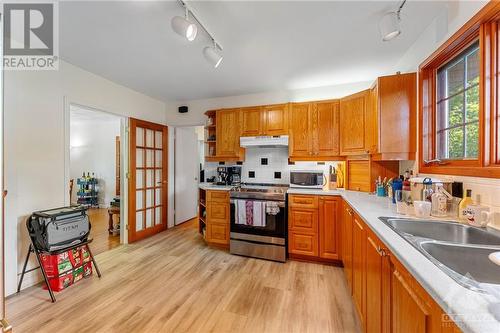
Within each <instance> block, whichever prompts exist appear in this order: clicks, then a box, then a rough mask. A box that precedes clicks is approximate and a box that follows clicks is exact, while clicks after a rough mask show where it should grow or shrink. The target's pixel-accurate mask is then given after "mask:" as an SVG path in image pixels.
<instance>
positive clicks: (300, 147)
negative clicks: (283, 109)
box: [288, 103, 312, 158]
mask: <svg viewBox="0 0 500 333" xmlns="http://www.w3.org/2000/svg"><path fill="white" fill-rule="evenodd" d="M311 107H312V105H311V103H292V105H291V108H290V127H289V130H290V138H289V142H288V150H289V156H290V158H294V157H298V158H300V157H302V158H304V157H311V155H312V136H311V133H310V132H311V121H310V118H311Z"/></svg>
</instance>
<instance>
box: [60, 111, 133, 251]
mask: <svg viewBox="0 0 500 333" xmlns="http://www.w3.org/2000/svg"><path fill="white" fill-rule="evenodd" d="M69 113H70V117H69V119H70V121H69V123H70V135H69V138H70V140H69V144H70V152H69V198H70V204H72V205H82V206H85V207H87V208H88V215H89V218H90V222H91V225H92V228H91V231H90V237H91V238H92V239H93V243H92V248H93V252H94V254H99V253H102V252H105V251H108V250H111V249H113V248H115V247H117V246H119V245H120V243H121V242H120V233H121V218H120V217H123V214H121V191H120V188H121V186H120V185H121V179H120V174H121V171H120V170H121V160H122V158H121V155H122V153H121V141H122V139H121V133H122V126H123V124H124V121H125V119H123V118H122V117H119V116H116V115H114V114H110V113H107V112H103V111H99V110H95V109H91V108H88V107H85V106H80V105H75V104H70V107H69Z"/></svg>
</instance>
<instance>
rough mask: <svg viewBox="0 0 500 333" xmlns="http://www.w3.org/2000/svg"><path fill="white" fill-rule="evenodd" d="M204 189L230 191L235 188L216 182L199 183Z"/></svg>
mask: <svg viewBox="0 0 500 333" xmlns="http://www.w3.org/2000/svg"><path fill="white" fill-rule="evenodd" d="M198 187H199V188H201V189H202V190H216V191H229V190H230V189H232V188H233V186H231V185H216V184H214V183H200V184H199V185H198Z"/></svg>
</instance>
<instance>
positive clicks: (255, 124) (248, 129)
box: [241, 106, 263, 136]
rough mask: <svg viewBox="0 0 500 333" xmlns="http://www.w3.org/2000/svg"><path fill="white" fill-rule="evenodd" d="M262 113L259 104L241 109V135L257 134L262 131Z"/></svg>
mask: <svg viewBox="0 0 500 333" xmlns="http://www.w3.org/2000/svg"><path fill="white" fill-rule="evenodd" d="M262 125H263V113H262V108H261V107H260V106H256V107H251V108H242V109H241V136H259V135H262V133H263V126H262Z"/></svg>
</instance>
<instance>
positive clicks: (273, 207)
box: [266, 201, 280, 215]
mask: <svg viewBox="0 0 500 333" xmlns="http://www.w3.org/2000/svg"><path fill="white" fill-rule="evenodd" d="M278 204H279V203H278V202H276V201H268V202H266V214H269V215H276V214H278V213H279V212H280V207H279V206H278Z"/></svg>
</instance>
